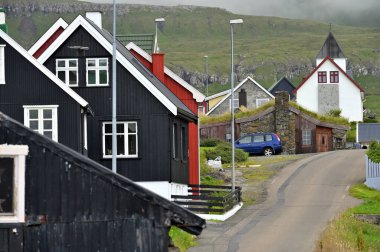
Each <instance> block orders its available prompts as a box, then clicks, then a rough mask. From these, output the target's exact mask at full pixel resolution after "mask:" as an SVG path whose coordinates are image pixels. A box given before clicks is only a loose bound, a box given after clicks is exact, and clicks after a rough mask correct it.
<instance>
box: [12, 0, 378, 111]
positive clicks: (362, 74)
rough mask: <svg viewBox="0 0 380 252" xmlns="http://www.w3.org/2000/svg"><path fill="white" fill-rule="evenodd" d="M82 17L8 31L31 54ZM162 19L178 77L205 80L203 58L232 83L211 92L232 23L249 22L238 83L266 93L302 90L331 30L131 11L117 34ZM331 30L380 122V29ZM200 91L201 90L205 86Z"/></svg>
mask: <svg viewBox="0 0 380 252" xmlns="http://www.w3.org/2000/svg"><path fill="white" fill-rule="evenodd" d="M120 8H121V7H120ZM122 12H123V11H122ZM83 13H84V12H82V13H78V12H72V13H69V14H57V13H46V12H35V13H33V14H32V15H19V16H13V15H10V16H9V17H8V18H7V20H8V24H9V33H10V35H11V36H12V37H14V38H15V39H16V40H17V41H18V42H20V43H21V44H22V45H23V46H25V47H27V48H29V47H30V46H31V45H32V43H33V42H34V41H36V40H37V38H38V37H39V36H41V35H42V34H43V32H44V31H46V30H47V29H48V28H49V27H50V25H51V24H53V23H54V21H55V20H56V19H57V18H58V17H60V16H62V17H63V18H64V19H65V20H66V21H67V22H70V21H71V20H72V19H73V18H75V17H76V16H77V14H83ZM157 17H165V19H166V23H165V24H164V26H163V27H160V33H159V46H160V49H161V51H163V52H165V54H166V65H168V66H169V67H170V68H172V69H173V70H174V71H175V72H177V73H179V72H180V71H188V72H190V73H191V74H194V73H195V74H196V75H198V76H202V74H204V72H205V70H204V67H205V64H204V58H203V56H204V55H208V56H209V58H208V65H209V74H210V75H215V76H219V77H224V79H225V80H226V81H225V83H224V84H226V83H227V85H220V84H219V83H213V84H211V85H210V93H209V94H211V93H212V92H217V91H220V90H224V89H227V88H228V86H229V84H228V83H229V81H228V78H229V76H230V25H229V20H230V19H235V18H243V19H244V24H243V25H239V26H236V27H235V35H234V38H235V39H234V51H235V64H236V66H237V69H238V73H239V74H238V75H239V78H240V79H243V78H244V77H245V76H247V75H248V74H249V75H252V76H253V77H254V78H255V79H256V80H257V81H258V82H259V83H260V84H262V85H263V86H264V87H266V88H268V87H270V86H271V85H272V84H273V83H274V82H275V80H278V79H280V78H281V77H282V76H284V75H287V77H289V78H290V79H291V80H292V81H293V82H294V84H295V85H298V84H299V82H300V80H301V79H302V78H303V77H305V76H306V75H307V74H308V73H310V69H311V67H312V65H315V56H316V54H317V53H318V51H319V49H320V48H321V46H322V44H323V42H324V40H325V38H326V36H327V34H328V32H329V29H330V25H329V24H326V23H321V22H317V21H308V20H292V19H284V18H276V17H255V16H242V15H236V14H232V13H230V12H227V11H224V10H221V9H217V8H200V7H187V6H182V7H172V8H169V7H147V6H137V5H134V6H129V7H128V11H124V12H123V13H122V14H119V15H118V17H117V33H118V34H136V33H139V34H141V33H154V27H155V24H154V19H155V18H157ZM111 21H112V12H111V11H110V10H107V11H105V12H104V18H103V24H104V25H103V26H104V27H105V28H106V29H108V30H110V31H111V30H112V29H111V28H112V25H111ZM332 31H333V33H334V35H335V37H336V39H337V40H338V43H340V46H341V47H342V49H343V52H344V53H345V56H346V57H347V58H348V59H349V64H350V65H349V66H350V67H352V68H353V72H354V78H355V80H357V81H358V82H359V83H360V84H361V85H362V86H363V87H364V89H365V90H366V91H367V95H368V96H369V99H367V103H368V104H366V106H368V107H369V108H370V109H371V110H373V111H375V112H377V114H378V115H379V117H380V99H379V98H378V96H380V83H379V81H380V77H379V76H380V46H379V44H380V29H375V28H360V27H349V26H340V25H332ZM197 88H199V89H200V90H202V91H203V90H204V87H203V85H198V86H197Z"/></svg>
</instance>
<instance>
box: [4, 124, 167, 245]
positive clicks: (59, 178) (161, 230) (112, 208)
mask: <svg viewBox="0 0 380 252" xmlns="http://www.w3.org/2000/svg"><path fill="white" fill-rule="evenodd" d="M13 127H14V125H10V124H9V123H7V122H3V121H1V122H0V132H1V133H2V134H0V144H4V143H8V144H26V145H28V146H29V154H28V156H27V159H26V168H27V169H26V172H27V173H26V176H25V177H26V188H25V191H26V196H25V197H26V201H25V209H27V211H26V212H27V216H26V223H25V225H23V226H21V227H20V224H7V225H8V226H7V227H4V226H0V234H7V232H11V230H12V228H14V227H17V228H18V232H19V233H20V235H21V237H22V235H24V239H19V240H18V241H13V243H9V244H11V245H12V244H13V245H12V246H16V245H18V246H21V247H22V246H23V249H20V250H17V249H16V248H15V249H11V250H9V251H105V250H107V251H167V249H168V245H169V236H168V231H169V227H168V226H167V225H166V224H165V221H167V220H166V219H167V218H168V217H167V216H168V214H171V212H169V210H167V209H166V210H165V209H164V208H163V207H162V206H161V204H158V203H157V202H156V199H154V196H151V199H150V200H149V197H148V198H146V199H143V198H142V197H141V194H142V193H141V192H139V191H133V190H131V189H132V188H131V187H129V186H127V185H125V183H126V182H122V184H123V183H124V185H119V184H118V183H119V182H120V181H119V182H117V183H116V184H114V183H111V181H110V180H109V179H107V176H111V174H106V173H104V172H105V170H104V169H101V170H99V168H97V169H94V168H92V167H91V165H90V163H89V161H87V162H85V163H83V162H81V161H80V160H77V159H76V158H75V157H73V156H71V155H70V154H68V153H67V152H65V151H62V149H56V148H54V147H53V148H51V146H49V144H48V143H47V142H45V141H41V139H39V138H38V137H37V138H35V139H33V135H31V134H30V133H28V132H25V131H24V132H21V133H20V134H16V133H14V131H13V129H14V128H13ZM16 127H17V126H16ZM16 130H17V129H16ZM44 174H45V175H44ZM128 183H130V182H128ZM140 190H141V189H140ZM168 204H170V203H168ZM4 230H5V231H4ZM117 234H120V236H119V237H118V238H117V237H116V236H117ZM12 236H14V235H12ZM0 237H5V235H4V236H0ZM7 241H9V240H7ZM9 244H5V241H3V240H0V246H2V248H7V247H6V246H10V245H9ZM9 248H11V247H9ZM6 251H7V250H6Z"/></svg>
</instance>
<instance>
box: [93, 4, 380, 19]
mask: <svg viewBox="0 0 380 252" xmlns="http://www.w3.org/2000/svg"><path fill="white" fill-rule="evenodd" d="M87 1H91V2H97V3H112V0H87ZM116 3H129V4H148V5H164V6H175V5H197V6H208V7H219V8H222V9H226V10H228V11H231V12H233V13H237V14H247V15H262V16H280V17H289V18H313V19H322V20H323V19H328V18H331V17H333V16H334V15H335V13H339V14H340V15H342V14H343V15H347V16H350V15H352V16H354V17H353V18H360V19H361V18H365V17H357V16H359V15H363V13H368V12H373V11H374V10H380V1H379V0H359V1H358V0H318V1H315V0H237V1H231V0H222V1H220V0H219V1H218V0H214V1H212V0H189V1H179V0H116Z"/></svg>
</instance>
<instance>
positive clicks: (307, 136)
mask: <svg viewBox="0 0 380 252" xmlns="http://www.w3.org/2000/svg"><path fill="white" fill-rule="evenodd" d="M302 145H311V130H309V129H304V130H302Z"/></svg>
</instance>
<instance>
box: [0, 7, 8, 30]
mask: <svg viewBox="0 0 380 252" xmlns="http://www.w3.org/2000/svg"><path fill="white" fill-rule="evenodd" d="M0 29H1V30H2V31H4V32H5V33H8V25H7V24H6V23H5V10H4V9H3V8H0Z"/></svg>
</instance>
